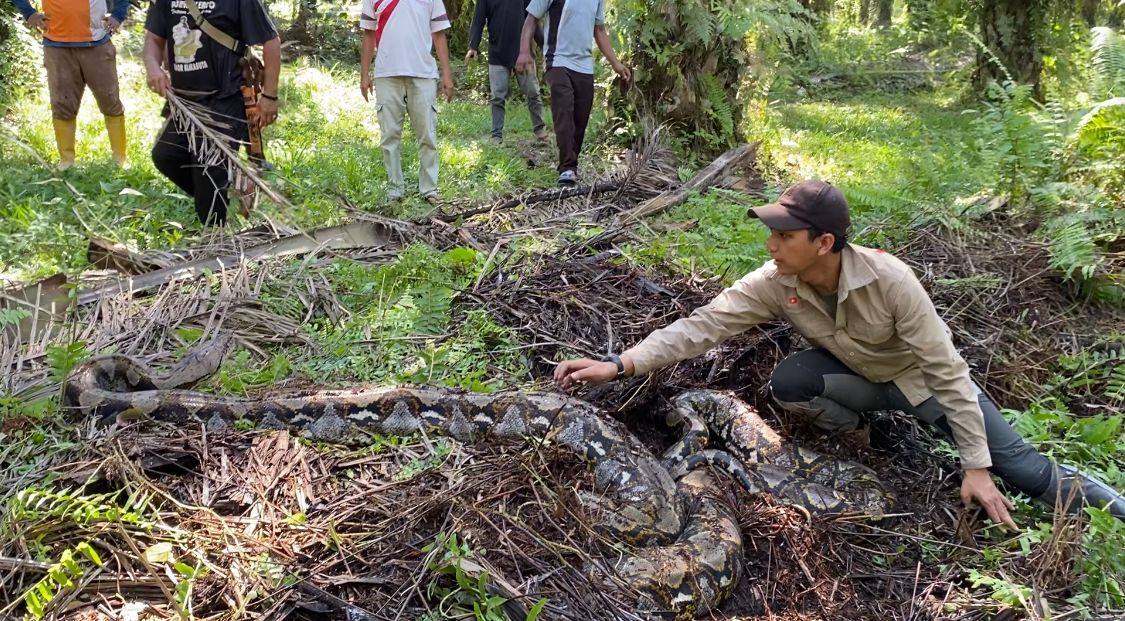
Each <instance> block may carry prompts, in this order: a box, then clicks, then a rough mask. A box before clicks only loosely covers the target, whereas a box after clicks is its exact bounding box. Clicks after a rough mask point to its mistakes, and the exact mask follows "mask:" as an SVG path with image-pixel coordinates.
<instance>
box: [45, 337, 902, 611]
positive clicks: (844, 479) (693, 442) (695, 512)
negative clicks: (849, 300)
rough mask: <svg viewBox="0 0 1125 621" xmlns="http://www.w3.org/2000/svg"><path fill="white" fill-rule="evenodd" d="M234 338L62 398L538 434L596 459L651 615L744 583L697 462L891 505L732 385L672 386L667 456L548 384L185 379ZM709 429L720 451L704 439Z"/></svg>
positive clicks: (200, 374)
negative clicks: (210, 388) (673, 429)
mask: <svg viewBox="0 0 1125 621" xmlns="http://www.w3.org/2000/svg"><path fill="white" fill-rule="evenodd" d="M226 346H227V342H226V341H225V340H224V339H220V340H216V341H212V342H211V343H210V344H209V345H206V346H203V347H199V348H196V349H195V350H193V351H192V352H190V353H189V354H188V356H186V357H185V358H184V360H183V361H181V363H180V364H179V365H178V366H177V367H176V368H175V369H173V371H172V372H171V373H170V374H168V375H167V376H164V377H160V376H156V375H155V374H153V372H152V371H151V370H150V369H149V368H148V367H147V366H146V365H145V364H143V363H141V362H139V361H137V360H136V359H134V358H131V357H128V356H124V355H119V354H111V355H106V356H98V357H95V358H91V359H89V360H87V361H86V362H84V363H82V364H80V365H79V366H78V367H77V368H76V369H75V370H74V372H73V373H72V374H71V375H70V376H69V377H68V378H67V380H66V382H65V384H64V386H63V401H64V405H65V406H66V407H67V408H69V409H72V410H74V409H76V410H78V411H79V412H80V413H81V414H82V415H84V416H87V417H94V418H95V419H96V420H97V422H98V423H99V424H103V425H105V424H112V423H113V422H114V421H116V420H117V419H118V417H119V416H130V415H140V416H148V417H151V418H153V419H156V420H160V421H165V422H172V423H180V424H183V423H191V422H195V423H199V422H202V423H204V424H206V425H207V426H208V427H210V428H212V429H214V428H220V429H221V428H229V427H230V425H231V424H232V423H233V422H234V421H236V420H238V419H250V420H252V421H254V423H255V424H256V425H257V426H258V427H261V428H298V429H302V430H303V432H304V433H305V434H306V435H308V436H310V437H313V438H316V439H320V440H326V441H342V440H345V439H347V438H348V437H349V436H350V435H351V432H352V431H353V426H357V427H361V428H364V429H367V430H370V431H374V432H378V433H382V434H388V435H408V434H411V433H414V432H417V431H421V430H425V431H427V432H431V433H435V434H439V435H447V436H451V437H453V438H456V439H458V440H460V441H464V442H473V441H477V440H480V439H482V438H487V437H493V438H529V437H533V438H542V439H543V440H545V441H548V442H552V443H554V444H557V445H558V446H560V447H563V448H565V449H567V450H570V451H573V452H574V453H575V454H576V455H577V456H579V457H580V458H581V459H583V460H584V461H586V462H587V463H589V464H590V467H591V468H592V470H593V473H594V482H595V490H596V493H587V494H586V495H584V496H583V497H582V502H583V503H584V504H585V505H586V508H587V510H588V511H590V513H591V514H592V515H594V516H595V517H596V520H597V522H596V525H597V528H598V529H599V530H600V531H603V532H605V533H606V534H608V535H611V536H612V537H613V538H615V539H617V540H620V541H622V542H624V543H626V544H631V545H630V546H629V548H630V551H629V552H628V553H625V554H623V555H620V560H618V561H616V563H615V564H614V567H613V571H614V573H615V574H616V575H617V577H618V578H620V579H622V580H623V581H624V582H625V583H626V584H627V585H629V586H630V587H631V588H632V589H633V590H634V591H635V592H636V593H637V594H638V597H639V599H638V602H637V610H638V611H639V612H641V613H642V614H645V615H647V616H652V617H668V616H672V617H676V618H690V617H692V616H695V615H700V614H704V613H706V612H708V611H710V610H713V609H715V608H716V607H717V606H718V605H719V604H720V603H721V602H722V601H723V600H724V599H725V598H726V596H727V595H729V593H730V591H731V589H733V587H734V585H735V583H736V582H737V580H738V569H739V562H740V559H741V556H742V550H743V547H742V537H741V533H740V530H739V526H738V521H737V519H736V517H735V515H734V513H733V512H732V511H731V509H730V508H729V507H728V506H727V505H726V504H724V503H723V502H721V501H719V499H718V497H717V495H716V492H715V490H716V486H715V484H714V481H712V480H711V479H710V477H709V475H708V474H707V473H706V471H704V470H695V468H697V467H698V466H700V465H702V464H711V465H713V466H716V467H718V468H720V469H722V470H724V471H726V472H728V473H729V474H730V475H731V476H733V477H734V478H735V479H736V480H737V481H738V482H739V483H740V484H741V485H742V486H743V487H745V488H746V489H748V490H750V491H752V492H766V493H772V494H775V495H776V496H777V497H779V498H780V499H782V500H784V501H786V502H790V503H793V504H797V505H800V506H803V507H804V508H806V509H808V510H809V511H810V512H813V513H832V512H840V511H861V512H865V513H871V514H882V513H883V512H884V511H885V509H886V505H887V502H888V499H889V496H888V494H887V493H886V491H885V490H883V488H882V487H881V486H880V485H879V482H878V480H877V479H876V478H875V476H874V474H873V473H872V472H871V471H870V470H868V469H867V468H864V467H863V466H860V465H858V464H854V463H850V462H844V461H841V460H837V459H834V458H831V457H827V456H823V455H819V454H815V453H812V452H809V451H804V450H799V449H796V448H793V447H791V446H789V445H787V444H785V443H783V442H782V441H781V439H780V438H779V437H778V435H777V434H776V433H774V432H773V430H772V429H770V428H769V427H768V425H766V423H765V422H764V421H763V420H762V419H761V418H760V417H758V415H757V414H756V413H755V412H754V411H753V409H752V408H750V407H749V406H747V405H746V404H744V403H742V402H741V401H739V400H738V399H737V398H735V397H733V396H732V395H729V394H726V393H719V392H712V391H690V392H686V393H683V394H681V395H679V396H677V397H676V398H675V399H674V400H673V403H672V408H671V409H670V410H669V413H668V414H667V416H666V420H667V422H669V423H670V424H673V425H680V426H682V428H683V437H682V439H681V440H680V441H679V442H678V443H677V444H676V445H675V446H673V447H672V448H671V449H669V450H668V451H667V452H666V453H665V454H664V456H663V458H662V459H658V458H657V457H655V456H654V455H653V454H652V452H651V451H650V450H649V449H648V448H647V447H645V446H644V445H643V444H642V443H641V442H640V441H639V440H638V439H637V438H636V437H635V436H634V435H633V434H632V433H630V432H629V431H628V430H627V429H625V428H624V426H622V425H621V424H620V423H618V422H616V421H614V420H612V419H610V418H607V417H605V416H601V415H599V413H598V410H597V409H596V408H594V407H593V406H591V405H590V404H588V403H585V402H583V401H579V400H576V399H572V398H568V397H566V396H563V395H559V394H553V393H524V392H518V391H509V392H500V393H492V394H473V393H463V392H458V391H454V390H450V389H446V388H433V387H407V386H397V387H385V386H373V387H372V386H365V387H356V388H350V389H344V390H323V391H307V392H297V393H291V394H286V395H280V396H275V397H270V398H268V399H261V400H245V399H235V398H229V397H221V396H215V395H210V394H205V393H200V392H194V391H190V390H184V389H181V388H182V387H185V386H190V385H192V384H194V383H195V382H197V381H198V380H200V379H202V378H204V377H206V376H207V375H209V374H211V373H213V372H214V371H216V370H217V369H218V366H219V364H220V363H221V360H222V356H223V353H224V352H225V350H226ZM712 435H714V436H717V438H718V439H719V441H720V443H721V444H722V445H723V446H724V447H725V448H726V450H725V451H723V450H719V449H716V448H710V447H708V444H709V440H710V438H711V436H712Z"/></svg>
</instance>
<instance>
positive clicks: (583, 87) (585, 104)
mask: <svg viewBox="0 0 1125 621" xmlns="http://www.w3.org/2000/svg"><path fill="white" fill-rule="evenodd" d="M567 72H568V73H570V81H571V84H573V85H574V170H575V171H576V172H577V170H578V157H579V156H580V155H581V154H582V143H583V142H585V140H586V125H587V124H588V123H589V122H590V111H591V110H593V108H594V75H593V74H592V73H578V72H577V71H571V70H569V69H567Z"/></svg>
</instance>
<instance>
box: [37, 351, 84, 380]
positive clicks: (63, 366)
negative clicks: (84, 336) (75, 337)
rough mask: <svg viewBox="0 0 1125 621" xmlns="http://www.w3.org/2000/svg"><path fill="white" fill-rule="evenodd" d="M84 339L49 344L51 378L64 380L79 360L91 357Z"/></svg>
mask: <svg viewBox="0 0 1125 621" xmlns="http://www.w3.org/2000/svg"><path fill="white" fill-rule="evenodd" d="M89 355H90V352H89V351H87V350H86V343H85V342H84V341H73V342H71V343H67V344H66V345H48V346H47V364H48V366H50V368H51V379H52V380H53V381H55V382H60V383H61V382H62V381H63V380H64V379H66V376H67V375H70V372H71V371H73V370H74V367H76V366H77V365H78V363H79V362H81V361H82V360H85V359H86V358H87V357H89Z"/></svg>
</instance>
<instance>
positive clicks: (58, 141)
mask: <svg viewBox="0 0 1125 621" xmlns="http://www.w3.org/2000/svg"><path fill="white" fill-rule="evenodd" d="M54 121H55V145H56V146H57V147H58V148H59V170H66V169H67V168H70V167H71V166H74V135H75V134H77V133H78V120H77V119H54Z"/></svg>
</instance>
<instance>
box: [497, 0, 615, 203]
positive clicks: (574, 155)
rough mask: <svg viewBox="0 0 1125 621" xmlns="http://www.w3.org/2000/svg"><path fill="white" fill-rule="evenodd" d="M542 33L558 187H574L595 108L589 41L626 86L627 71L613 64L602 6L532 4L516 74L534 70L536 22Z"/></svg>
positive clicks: (569, 1)
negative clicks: (556, 156)
mask: <svg viewBox="0 0 1125 621" xmlns="http://www.w3.org/2000/svg"><path fill="white" fill-rule="evenodd" d="M539 19H545V25H544V28H543V31H544V35H545V36H544V39H545V45H544V47H543V56H544V60H545V64H546V69H547V71H546V76H547V83H548V84H550V85H551V117H552V119H553V120H554V124H555V141H556V142H557V143H558V147H559V167H558V170H559V185H575V184H576V183H578V154H579V153H580V152H581V151H582V141H583V139H584V138H585V135H586V124H587V123H588V122H589V120H590V109H591V108H593V106H594V57H593V55H592V54H591V52H592V46H591V44H590V39H591V36H592V37H593V40H594V42H596V43H597V44H598V49H599V50H601V52H602V55H604V56H605V57H606V59H607V60H608V61H609V64H610V66H612V67H613V70H614V71H616V72H617V75H619V76H621V78H622V79H623V80H625V81H626V82H628V81H629V78H630V73H629V68H628V67H626V66H625V65H624V64H622V63H621V61H619V60H617V55H616V54H614V53H613V44H612V43H610V41H609V34H608V33H607V32H606V29H605V21H604V20H605V0H531V2H530V3H529V4H528V5H527V18H526V19H525V20H524V23H523V32H522V33H521V36H520V55H519V59H518V60H517V61H516V70H517V71H519V72H522V73H527V72H529V71H534V70H535V60H534V59H533V58H532V57H531V39H532V36H533V35H534V34H535V28H536V21H537V20H539Z"/></svg>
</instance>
